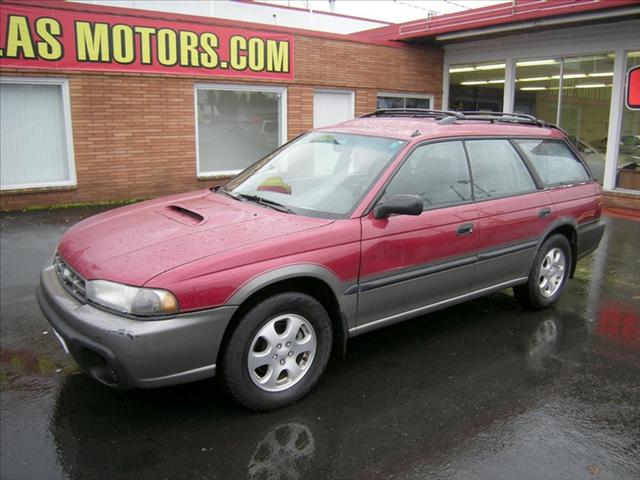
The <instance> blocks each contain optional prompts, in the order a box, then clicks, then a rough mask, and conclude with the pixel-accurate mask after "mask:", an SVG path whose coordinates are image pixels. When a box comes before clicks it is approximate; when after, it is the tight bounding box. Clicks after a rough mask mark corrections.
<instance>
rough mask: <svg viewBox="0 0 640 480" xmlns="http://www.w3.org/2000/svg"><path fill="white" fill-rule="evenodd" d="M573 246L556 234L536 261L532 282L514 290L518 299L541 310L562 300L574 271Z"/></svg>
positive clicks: (531, 273) (541, 248) (545, 243)
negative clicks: (571, 273) (572, 265)
mask: <svg viewBox="0 0 640 480" xmlns="http://www.w3.org/2000/svg"><path fill="white" fill-rule="evenodd" d="M571 262H572V258H571V246H570V245H569V241H568V240H567V238H566V237H565V236H564V235H552V236H551V237H549V238H548V239H547V240H545V242H544V243H543V244H542V246H541V247H540V250H538V253H537V254H536V256H535V258H534V260H533V266H532V267H531V272H530V273H529V279H528V280H527V283H525V284H524V285H519V286H517V287H514V289H513V292H514V294H515V296H516V299H517V300H518V301H519V302H520V303H521V304H523V305H524V306H526V307H528V308H532V309H534V310H540V309H543V308H547V307H550V306H551V305H553V304H554V303H556V302H557V301H558V298H560V295H561V294H562V292H563V291H564V288H565V286H566V283H567V279H568V277H569V272H570V271H571Z"/></svg>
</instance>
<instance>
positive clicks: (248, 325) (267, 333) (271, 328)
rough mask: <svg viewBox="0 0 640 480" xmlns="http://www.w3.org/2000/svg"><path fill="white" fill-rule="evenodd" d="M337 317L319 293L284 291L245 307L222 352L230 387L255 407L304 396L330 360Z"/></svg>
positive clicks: (224, 379) (274, 405) (273, 405)
mask: <svg viewBox="0 0 640 480" xmlns="http://www.w3.org/2000/svg"><path fill="white" fill-rule="evenodd" d="M332 338H333V337H332V330H331V320H330V319H329V316H328V315H327V311H326V310H325V309H324V307H323V306H322V305H321V304H320V302H318V301H317V300H316V299H315V298H313V297H311V296H310V295H307V294H304V293H300V292H285V293H278V294H275V295H273V296H271V297H268V298H266V299H264V300H262V301H260V302H259V303H257V304H256V305H254V306H252V307H251V308H250V309H249V310H248V311H247V312H245V313H244V315H243V316H242V318H241V319H240V322H239V323H238V325H237V326H236V328H235V330H234V331H233V333H232V334H231V336H230V337H229V340H228V342H227V343H226V346H225V348H224V350H223V353H222V357H221V362H222V365H221V376H222V382H223V385H224V387H225V388H226V390H227V391H228V392H229V393H230V394H231V395H232V396H233V397H234V398H235V399H236V400H237V401H238V402H240V403H241V404H242V405H244V406H245V407H247V408H250V409H252V410H262V411H264V410H273V409H276V408H280V407H283V406H285V405H288V404H290V403H293V402H295V401H296V400H298V399H300V398H302V397H303V396H304V395H306V394H307V392H309V390H310V389H311V388H312V387H313V386H314V385H315V384H316V382H317V381H318V379H319V378H320V375H321V374H322V372H323V371H324V369H325V367H326V366H327V362H328V361H329V355H330V353H331V343H332Z"/></svg>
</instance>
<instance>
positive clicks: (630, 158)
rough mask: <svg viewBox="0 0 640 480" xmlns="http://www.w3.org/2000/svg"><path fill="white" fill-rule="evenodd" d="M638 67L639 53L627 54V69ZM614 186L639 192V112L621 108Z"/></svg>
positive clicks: (624, 107) (639, 61)
mask: <svg viewBox="0 0 640 480" xmlns="http://www.w3.org/2000/svg"><path fill="white" fill-rule="evenodd" d="M637 65H640V51H637V52H629V53H627V69H626V71H627V72H628V71H629V69H630V68H632V67H635V66H637ZM619 148H620V150H619V152H618V173H617V177H616V186H617V187H618V188H624V189H627V190H640V111H638V110H630V109H628V108H627V107H626V105H623V107H622V127H621V129H620V147H619Z"/></svg>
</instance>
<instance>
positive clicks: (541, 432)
mask: <svg viewBox="0 0 640 480" xmlns="http://www.w3.org/2000/svg"><path fill="white" fill-rule="evenodd" d="M97 211H98V210H97V209H73V210H59V211H53V212H37V213H26V214H3V217H2V220H1V223H0V236H1V259H0V260H1V266H2V267H1V268H2V270H1V297H0V301H1V309H2V311H1V319H0V322H1V323H0V328H1V367H0V368H1V370H0V375H1V376H0V380H1V387H2V389H1V393H0V397H1V398H0V400H1V402H0V407H1V416H0V417H1V418H0V421H1V432H0V433H1V438H0V476H1V477H2V478H6V479H59V478H68V479H89V478H91V479H102V478H104V479H130V478H135V479H136V480H143V479H147V478H148V479H154V480H155V479H165V478H166V479H171V480H174V479H181V478H184V479H200V478H203V479H204V478H206V479H225V480H226V479H239V478H256V479H258V478H260V479H277V478H300V479H306V478H309V479H322V478H331V479H339V478H348V479H367V480H370V479H381V478H401V479H430V478H434V479H435V478H450V479H476V478H480V479H498V478H505V479H574V478H575V479H586V478H598V479H635V478H640V427H639V426H640V242H638V238H640V222H632V221H627V220H620V219H614V218H607V223H608V228H607V232H606V236H605V238H604V239H603V243H602V244H601V246H600V248H599V249H598V251H597V252H596V253H595V254H593V255H591V256H590V257H588V258H587V259H585V260H584V261H583V262H582V263H581V265H580V266H579V267H578V270H577V273H576V278H575V279H574V280H573V281H571V283H570V285H569V288H568V290H567V291H566V292H565V294H564V296H563V298H562V299H561V300H560V302H559V303H558V305H557V306H556V307H555V308H553V309H551V310H547V311H542V312H527V311H524V310H522V309H521V308H520V307H519V306H518V305H517V304H516V302H515V300H514V298H513V296H512V295H511V294H510V293H509V292H507V291H505V292H501V293H498V294H495V295H492V296H490V297H487V298H484V299H480V300H477V301H473V302H470V303H467V304H465V305H460V306H457V307H453V308H449V309H447V310H443V311H440V312H437V313H434V314H431V315H428V316H424V317H421V318H418V319H416V320H412V321H409V322H405V323H403V324H399V325H394V326H391V327H388V328H386V329H383V330H379V331H376V332H373V333H370V334H368V335H363V336H361V337H358V338H356V339H354V340H352V341H350V342H349V351H348V354H347V357H346V359H344V360H342V359H334V360H332V362H331V364H330V367H329V369H328V371H327V372H326V373H325V375H324V376H323V378H322V379H321V381H320V384H319V386H318V387H317V388H316V389H315V390H313V391H312V392H311V394H310V395H308V396H307V397H306V398H304V399H303V400H301V401H300V402H298V403H296V404H295V405H293V406H291V407H288V408H285V409H282V410H279V411H276V412H270V413H262V414H257V413H252V412H249V411H247V410H244V409H242V408H241V407H239V406H237V405H236V404H235V403H234V402H233V401H231V400H229V399H228V398H227V397H226V396H224V395H223V393H222V390H221V388H220V386H219V385H218V383H217V382H216V381H215V379H214V380H210V381H203V382H198V383H194V384H190V385H184V386H179V387H171V388H164V389H158V390H145V391H130V392H121V391H116V390H111V389H109V388H107V387H104V386H102V385H100V384H98V383H96V382H95V381H93V380H91V379H89V378H88V377H86V376H84V375H83V374H81V373H80V372H79V371H78V370H77V369H76V367H75V366H74V364H73V362H72V361H71V359H70V358H69V357H67V356H66V354H65V353H64V352H63V350H62V348H61V347H60V345H58V343H57V341H56V338H55V337H54V335H53V334H52V331H51V328H50V327H49V325H48V324H47V322H46V321H45V320H44V318H43V316H42V315H41V313H40V311H39V309H38V307H37V305H36V301H35V298H34V287H35V285H36V282H37V279H38V273H39V271H40V269H41V267H42V266H43V265H44V264H45V263H46V262H47V261H49V259H50V258H51V255H52V253H53V249H54V248H55V245H56V242H57V240H58V239H59V237H60V235H61V234H62V233H63V232H64V231H65V229H66V228H68V227H69V226H70V225H71V224H73V223H75V222H76V221H78V220H79V219H80V218H83V217H85V216H87V215H90V214H93V213H96V212H97Z"/></svg>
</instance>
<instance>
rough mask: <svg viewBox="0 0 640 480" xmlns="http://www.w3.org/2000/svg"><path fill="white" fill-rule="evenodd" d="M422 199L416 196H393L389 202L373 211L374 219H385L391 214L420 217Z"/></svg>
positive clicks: (377, 206)
mask: <svg viewBox="0 0 640 480" xmlns="http://www.w3.org/2000/svg"><path fill="white" fill-rule="evenodd" d="M422 206H423V203H422V198H420V196H418V195H404V194H398V195H394V196H392V197H391V198H389V200H387V201H386V202H384V203H381V204H379V205H376V207H375V208H374V209H373V217H374V218H386V217H388V216H389V215H392V214H394V213H395V214H399V215H420V214H421V213H422Z"/></svg>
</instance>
